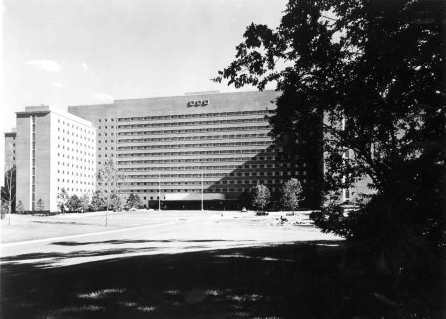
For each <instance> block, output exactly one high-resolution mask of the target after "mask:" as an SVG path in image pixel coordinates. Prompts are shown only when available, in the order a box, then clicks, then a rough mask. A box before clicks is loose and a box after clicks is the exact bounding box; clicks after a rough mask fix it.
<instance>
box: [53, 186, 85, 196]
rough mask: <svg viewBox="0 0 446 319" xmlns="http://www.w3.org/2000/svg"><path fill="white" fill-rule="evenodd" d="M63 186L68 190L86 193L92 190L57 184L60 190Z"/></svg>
mask: <svg viewBox="0 0 446 319" xmlns="http://www.w3.org/2000/svg"><path fill="white" fill-rule="evenodd" d="M62 188H64V189H65V190H66V191H68V192H70V191H71V192H81V193H84V194H86V193H89V192H91V189H85V188H74V187H71V188H70V187H64V186H57V190H58V191H59V190H61V189H62Z"/></svg>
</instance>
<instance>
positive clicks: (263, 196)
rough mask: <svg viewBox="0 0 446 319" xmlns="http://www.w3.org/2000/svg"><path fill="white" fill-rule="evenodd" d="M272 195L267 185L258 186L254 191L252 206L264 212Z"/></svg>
mask: <svg viewBox="0 0 446 319" xmlns="http://www.w3.org/2000/svg"><path fill="white" fill-rule="evenodd" d="M270 197H271V193H270V191H269V189H268V187H266V186H265V185H262V184H257V185H256V186H255V187H254V189H253V195H252V204H253V205H254V206H255V207H257V208H258V209H260V210H262V211H263V210H264V209H265V207H266V205H268V203H269V199H270Z"/></svg>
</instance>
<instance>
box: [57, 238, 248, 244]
mask: <svg viewBox="0 0 446 319" xmlns="http://www.w3.org/2000/svg"><path fill="white" fill-rule="evenodd" d="M229 241H231V242H234V241H235V240H223V239H203V240H181V242H184V243H212V242H229ZM245 241H246V240H245ZM249 241H253V240H249ZM174 242H178V240H176V239H165V240H145V239H141V240H104V241H91V242H78V241H58V242H53V243H52V244H53V245H60V246H83V245H97V244H114V245H123V244H146V243H174Z"/></svg>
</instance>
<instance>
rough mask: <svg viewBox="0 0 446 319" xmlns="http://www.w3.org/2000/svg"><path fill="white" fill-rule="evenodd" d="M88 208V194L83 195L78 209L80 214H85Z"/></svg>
mask: <svg viewBox="0 0 446 319" xmlns="http://www.w3.org/2000/svg"><path fill="white" fill-rule="evenodd" d="M88 207H90V196H88V194H83V195H82V196H81V198H80V209H81V210H82V212H86V211H87V210H88Z"/></svg>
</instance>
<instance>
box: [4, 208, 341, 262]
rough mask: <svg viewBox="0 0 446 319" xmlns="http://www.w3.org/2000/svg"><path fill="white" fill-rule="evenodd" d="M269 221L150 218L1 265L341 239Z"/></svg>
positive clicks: (34, 249)
mask: <svg viewBox="0 0 446 319" xmlns="http://www.w3.org/2000/svg"><path fill="white" fill-rule="evenodd" d="M114 218H118V217H116V216H115V217H114ZM125 218H127V219H128V218H132V217H131V216H130V217H129V216H128V215H126V216H125ZM134 218H139V219H141V217H140V216H136V217H134ZM147 218H149V217H147ZM270 221H271V222H272V221H274V218H272V217H270V219H269V220H267V219H263V220H258V219H255V218H251V217H246V218H239V216H235V215H233V214H232V215H231V214H226V215H224V216H221V215H220V214H203V213H196V214H188V215H185V214H169V215H168V214H164V215H161V214H160V215H151V216H150V220H146V221H145V223H144V222H143V221H141V220H140V221H138V224H139V226H132V227H130V228H127V229H112V230H109V231H108V230H105V231H104V230H102V231H100V232H96V233H93V234H82V235H70V236H66V237H59V238H54V239H44V240H37V241H31V242H30V241H27V242H21V243H20V242H19V243H9V244H3V245H1V255H2V260H1V264H3V265H12V264H26V263H30V264H33V265H37V266H38V267H41V268H45V267H59V266H67V265H73V264H80V263H85V262H90V261H96V260H105V259H110V258H122V257H128V256H136V255H148V254H172V253H178V252H186V251H196V250H208V249H223V248H232V247H241V246H261V245H270V244H274V243H279V242H280V243H283V242H294V241H308V240H338V239H339V238H337V237H334V236H332V235H327V234H323V233H321V232H320V231H319V230H317V229H315V228H312V227H295V226H294V227H280V226H277V225H272V224H271V222H270Z"/></svg>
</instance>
